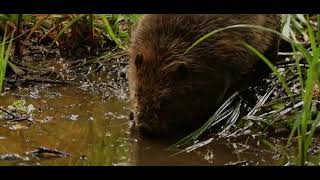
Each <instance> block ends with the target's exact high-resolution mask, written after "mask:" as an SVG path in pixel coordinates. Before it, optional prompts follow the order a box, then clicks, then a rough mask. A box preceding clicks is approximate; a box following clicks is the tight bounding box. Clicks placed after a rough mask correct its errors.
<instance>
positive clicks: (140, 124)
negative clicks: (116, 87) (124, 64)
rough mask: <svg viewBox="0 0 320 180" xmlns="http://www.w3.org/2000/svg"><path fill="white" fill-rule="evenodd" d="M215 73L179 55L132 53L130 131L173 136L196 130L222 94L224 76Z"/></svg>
mask: <svg viewBox="0 0 320 180" xmlns="http://www.w3.org/2000/svg"><path fill="white" fill-rule="evenodd" d="M215 72H217V71H215V70H213V69H210V67H208V66H206V65H205V64H201V61H199V59H197V58H196V57H192V56H183V55H182V53H181V55H180V56H177V55H172V54H169V53H161V52H160V53H154V52H152V53H151V52H150V51H149V50H147V49H140V50H138V51H136V52H133V53H132V54H131V60H130V65H129V86H130V95H131V101H132V105H133V106H132V110H133V114H132V119H133V121H134V123H135V125H134V128H135V129H136V130H138V132H139V133H140V134H141V135H143V136H173V135H181V134H185V133H187V132H190V131H191V130H195V129H196V128H198V127H200V125H202V124H203V123H204V122H205V121H206V120H208V118H209V116H210V115H211V114H212V113H213V112H214V108H215V106H216V104H217V102H218V101H221V99H222V97H223V95H224V93H225V91H226V87H225V86H226V81H225V78H226V77H225V76H224V75H223V74H219V73H218V74H215Z"/></svg>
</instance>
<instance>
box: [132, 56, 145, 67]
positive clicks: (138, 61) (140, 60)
mask: <svg viewBox="0 0 320 180" xmlns="http://www.w3.org/2000/svg"><path fill="white" fill-rule="evenodd" d="M134 63H135V65H136V66H137V67H140V66H141V65H142V63H143V56H142V54H141V53H138V54H137V55H136V59H135V60H134Z"/></svg>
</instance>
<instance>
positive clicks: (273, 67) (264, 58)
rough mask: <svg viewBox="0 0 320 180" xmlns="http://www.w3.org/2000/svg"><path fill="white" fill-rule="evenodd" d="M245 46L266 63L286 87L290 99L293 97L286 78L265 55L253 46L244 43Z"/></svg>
mask: <svg viewBox="0 0 320 180" xmlns="http://www.w3.org/2000/svg"><path fill="white" fill-rule="evenodd" d="M243 44H244V46H246V47H247V48H248V49H249V50H250V51H252V52H253V53H255V54H256V55H257V56H258V57H259V58H260V59H261V60H263V61H264V63H266V64H267V65H268V66H269V68H270V69H271V70H272V71H273V72H274V73H275V75H276V76H277V77H278V78H279V81H280V83H281V85H282V86H283V87H284V89H285V91H286V93H287V94H288V95H289V97H292V92H291V90H290V88H289V87H288V84H287V83H286V80H285V78H284V77H283V76H282V75H281V74H280V73H279V71H278V70H277V68H276V67H275V66H274V65H273V64H272V63H271V62H270V61H269V60H268V59H267V58H266V57H265V56H264V55H263V54H261V53H260V52H259V51H257V50H256V49H255V48H254V47H252V46H251V45H249V44H247V43H246V42H243Z"/></svg>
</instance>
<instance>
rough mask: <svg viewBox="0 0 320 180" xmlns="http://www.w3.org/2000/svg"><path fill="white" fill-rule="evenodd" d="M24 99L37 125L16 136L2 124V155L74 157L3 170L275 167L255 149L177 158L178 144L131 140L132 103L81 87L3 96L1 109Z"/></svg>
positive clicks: (209, 150)
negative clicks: (51, 152) (42, 150)
mask: <svg viewBox="0 0 320 180" xmlns="http://www.w3.org/2000/svg"><path fill="white" fill-rule="evenodd" d="M19 99H24V100H26V102H27V105H29V104H32V105H33V106H34V107H35V108H37V109H38V111H37V112H36V113H35V114H34V117H33V120H34V122H35V123H33V124H29V125H28V126H25V127H26V128H21V129H17V130H12V129H9V128H8V123H7V122H5V121H4V120H3V119H0V123H1V124H0V125H1V127H0V155H3V154H9V153H16V154H18V155H20V156H22V157H26V156H28V155H27V154H26V152H29V151H33V150H35V149H37V148H38V147H46V148H52V149H57V150H59V151H63V152H66V153H68V154H71V156H69V157H63V158H54V157H51V158H37V157H28V158H23V159H20V160H11V161H9V160H0V165H225V164H227V163H229V162H241V161H243V160H246V162H251V161H252V162H253V164H254V165H256V164H257V162H258V165H260V164H273V163H274V162H273V160H272V154H270V153H269V154H268V153H264V155H263V156H261V152H260V151H258V150H253V149H251V150H250V149H249V150H248V149H247V150H246V151H243V152H240V151H239V152H235V151H234V150H235V146H234V145H235V144H233V145H232V143H230V144H229V145H227V144H225V143H221V142H216V143H212V144H213V145H212V146H210V147H206V148H204V149H200V150H196V151H194V152H191V153H182V154H179V155H175V156H172V155H173V154H174V153H176V152H172V151H168V150H166V148H167V147H168V146H169V145H171V143H172V141H171V142H160V141H155V140H143V139H139V138H137V137H133V136H131V135H130V133H129V129H128V127H129V126H128V113H129V109H128V108H129V107H128V102H127V100H120V99H117V98H106V97H102V96H101V95H99V94H94V93H90V92H86V91H83V90H81V89H79V88H76V87H64V86H52V87H50V86H43V87H41V86H35V87H32V88H28V89H17V90H15V91H12V92H10V93H8V94H5V95H3V96H0V106H2V107H7V106H8V105H10V104H12V103H13V102H14V101H16V100H19ZM19 124H26V123H25V122H19ZM263 158H265V159H263Z"/></svg>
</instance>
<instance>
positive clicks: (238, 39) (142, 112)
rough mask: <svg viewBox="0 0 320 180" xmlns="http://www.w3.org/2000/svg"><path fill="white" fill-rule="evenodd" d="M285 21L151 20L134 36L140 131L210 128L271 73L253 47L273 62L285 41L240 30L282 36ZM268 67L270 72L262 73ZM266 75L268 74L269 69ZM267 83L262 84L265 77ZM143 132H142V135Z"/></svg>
mask: <svg viewBox="0 0 320 180" xmlns="http://www.w3.org/2000/svg"><path fill="white" fill-rule="evenodd" d="M281 17H282V16H281V15H277V14H267V15H264V14H236V15H234V14H232V15H231V14H208V15H207V14H195V15H194V14H181V15H178V14H165V15H159V14H150V15H143V17H141V19H140V20H139V22H138V24H137V26H136V28H135V30H133V33H132V36H131V43H130V47H129V56H130V60H129V65H128V82H129V94H130V101H131V103H132V114H131V116H132V117H131V120H132V122H134V123H133V124H134V125H133V126H132V129H133V130H134V132H139V134H141V135H142V136H147V137H166V136H172V135H178V134H179V135H184V134H186V133H189V132H191V131H193V130H196V129H197V128H199V127H200V126H201V125H203V124H204V123H205V122H206V121H207V120H208V119H209V118H210V116H211V115H213V113H214V112H215V110H217V108H218V107H219V105H221V104H222V103H223V101H224V100H225V98H227V96H228V95H231V93H233V92H235V91H240V90H241V89H245V88H246V87H247V86H248V85H250V83H248V82H250V81H253V80H252V79H253V78H251V77H255V78H257V77H259V76H260V74H263V73H261V72H267V71H266V70H267V69H269V68H268V67H267V66H264V63H263V62H262V61H261V60H260V59H259V57H258V56H257V55H256V54H254V53H252V52H251V51H250V50H248V49H247V48H246V47H245V46H244V45H243V42H246V43H248V44H250V45H251V46H253V47H254V48H256V49H257V50H258V51H259V52H261V53H262V54H264V55H265V56H266V57H267V58H269V59H270V60H273V59H275V57H276V55H277V51H278V46H279V37H278V36H277V35H276V34H274V33H270V32H267V31H263V30H261V29H257V28H256V29H254V28H231V29H228V30H225V31H221V32H218V33H216V34H214V35H213V36H210V37H209V38H207V39H205V40H203V41H202V42H200V43H199V44H197V45H196V46H194V47H193V48H192V49H190V51H188V52H187V53H186V50H187V49H188V48H189V47H190V46H191V45H192V44H193V43H194V42H196V41H197V40H198V39H199V38H201V37H203V36H204V35H206V34H207V33H209V32H212V31H214V30H216V29H218V28H222V27H227V26H231V25H236V24H252V25H260V26H264V27H267V28H270V29H273V30H276V31H280V28H281ZM261 64H263V66H261ZM261 67H262V68H261ZM258 75H259V76H258ZM135 130H137V131H135Z"/></svg>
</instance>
